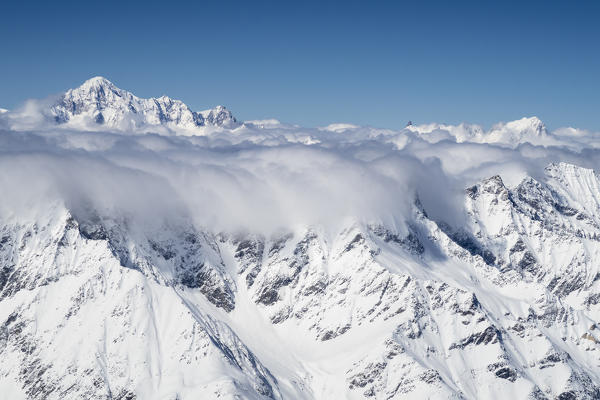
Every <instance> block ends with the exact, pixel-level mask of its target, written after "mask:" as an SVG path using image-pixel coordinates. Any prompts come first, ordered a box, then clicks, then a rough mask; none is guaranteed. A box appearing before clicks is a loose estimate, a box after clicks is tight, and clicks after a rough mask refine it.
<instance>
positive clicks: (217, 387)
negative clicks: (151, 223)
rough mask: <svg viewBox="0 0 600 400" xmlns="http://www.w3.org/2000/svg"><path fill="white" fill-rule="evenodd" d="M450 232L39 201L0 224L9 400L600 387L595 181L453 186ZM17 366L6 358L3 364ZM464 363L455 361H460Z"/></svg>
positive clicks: (453, 394)
mask: <svg viewBox="0 0 600 400" xmlns="http://www.w3.org/2000/svg"><path fill="white" fill-rule="evenodd" d="M464 203H465V207H466V210H467V214H468V218H467V221H466V223H465V224H464V226H461V227H458V228H457V227H450V226H449V225H446V224H444V223H443V222H440V221H435V220H433V219H431V218H430V217H429V216H428V213H427V210H426V209H424V207H423V205H422V204H421V203H420V202H419V201H418V200H416V201H415V203H414V206H413V208H412V211H411V214H410V215H407V218H408V220H407V221H406V222H407V224H406V225H407V226H408V229H407V230H403V231H398V230H397V229H395V228H394V227H391V226H385V225H383V224H381V223H372V224H369V223H364V222H361V221H359V220H347V221H345V222H344V223H342V224H341V225H340V228H339V229H338V230H336V231H332V230H331V229H324V227H321V226H318V225H312V226H304V227H295V228H294V229H290V230H288V231H281V232H277V233H273V234H271V235H270V236H265V235H263V234H258V233H252V232H247V231H239V232H208V231H202V230H198V229H197V228H195V227H194V226H192V225H191V224H189V223H188V222H186V221H187V219H186V218H182V219H177V220H171V221H170V222H167V223H165V224H163V225H161V226H160V227H158V228H156V227H154V228H152V229H141V228H140V227H136V226H135V221H130V220H128V217H127V215H120V214H115V213H113V214H106V212H95V211H94V210H87V211H86V212H80V211H74V210H70V209H69V208H68V207H67V206H65V205H64V204H62V203H60V202H58V203H52V204H49V205H46V206H45V208H44V209H43V212H39V213H34V212H32V213H27V214H26V215H25V214H24V215H15V214H12V215H5V216H3V217H2V221H0V222H1V223H0V262H1V264H0V266H1V269H0V322H1V325H0V353H1V355H2V359H3V360H4V362H3V363H2V364H1V365H0V388H2V389H3V390H4V393H11V394H12V396H13V398H19V397H21V398H81V397H85V398H106V397H113V398H135V397H139V398H197V397H210V398H213V397H220V398H240V397H241V398H250V399H252V398H256V399H266V398H274V399H278V398H305V399H327V398H332V397H336V398H376V399H387V398H440V399H445V398H467V399H481V398H498V399H502V398H506V396H510V397H511V398H515V399H529V398H582V399H593V398H598V396H600V365H599V364H598V354H599V352H600V335H599V334H598V328H597V325H596V324H597V321H598V319H599V318H600V306H599V303H600V298H599V296H598V293H599V292H600V268H599V266H598V263H597V260H598V259H600V220H599V218H598V215H599V213H598V210H599V207H600V180H599V179H598V175H597V174H596V173H595V172H594V171H592V170H589V169H585V168H580V167H577V166H575V165H572V164H566V163H557V164H551V165H549V166H548V167H547V169H546V175H545V176H544V177H543V179H541V178H540V179H539V180H535V179H533V178H530V177H528V178H526V179H524V180H523V181H522V182H521V183H520V184H519V185H517V186H516V187H514V188H508V187H506V186H505V184H504V182H503V180H502V178H501V177H500V176H494V177H492V178H489V179H486V180H484V181H482V182H479V183H478V184H476V185H474V186H472V187H470V188H468V189H467V190H466V192H465V195H464ZM15 366H18V368H15ZM465 371H468V373H465Z"/></svg>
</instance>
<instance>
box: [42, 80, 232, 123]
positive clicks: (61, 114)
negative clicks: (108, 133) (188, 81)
mask: <svg viewBox="0 0 600 400" xmlns="http://www.w3.org/2000/svg"><path fill="white" fill-rule="evenodd" d="M49 113H50V115H51V116H52V117H53V118H54V120H55V121H56V122H57V123H59V124H68V125H69V126H70V127H72V128H73V127H78V128H83V129H105V130H106V129H109V130H110V129H114V130H119V131H134V132H135V131H157V129H158V132H168V131H177V132H179V133H188V134H193V133H196V134H200V132H202V130H201V129H200V128H202V127H207V126H208V127H233V126H235V125H236V124H237V121H236V119H235V118H234V117H233V115H232V114H231V112H230V111H229V110H227V109H226V108H225V107H223V106H218V107H216V108H214V109H212V110H206V111H200V112H193V111H192V110H190V109H189V107H188V106H186V105H185V104H184V103H183V102H181V101H179V100H173V99H171V98H169V97H167V96H162V97H158V98H150V99H141V98H139V97H136V96H134V95H133V94H132V93H130V92H127V91H125V90H122V89H119V88H117V87H116V86H115V85H113V84H112V82H110V81H108V80H107V79H105V78H102V77H95V78H92V79H89V80H87V81H86V82H84V83H83V85H81V86H80V87H78V88H76V89H70V90H68V91H67V92H65V93H64V95H62V96H61V97H60V99H59V100H58V101H57V102H56V103H55V104H54V105H52V106H51V108H50V111H49Z"/></svg>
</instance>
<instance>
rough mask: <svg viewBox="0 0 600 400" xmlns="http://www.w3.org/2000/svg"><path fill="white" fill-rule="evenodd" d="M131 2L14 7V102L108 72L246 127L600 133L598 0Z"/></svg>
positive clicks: (3, 11) (7, 39)
mask: <svg viewBox="0 0 600 400" xmlns="http://www.w3.org/2000/svg"><path fill="white" fill-rule="evenodd" d="M125 3H126V2H123V3H118V2H110V1H109V2H102V3H97V4H92V3H91V2H81V1H77V2H64V1H55V2H39V3H37V2H29V3H26V2H16V1H15V2H11V3H10V4H9V3H8V2H3V3H2V5H1V6H0V35H1V37H2V54H3V56H2V58H1V62H0V107H5V108H14V107H16V106H17V105H18V104H20V103H22V102H23V101H24V100H25V99H27V98H32V97H36V98H39V97H45V96H47V95H49V94H53V93H58V92H61V91H63V90H65V89H67V88H70V87H75V86H78V85H79V84H81V83H82V82H83V81H84V80H86V79H87V78H89V77H92V76H96V75H102V76H105V77H107V78H108V79H110V80H112V81H113V82H114V83H115V84H116V85H117V86H119V87H121V88H124V89H127V90H130V91H132V92H134V93H135V94H137V95H138V96H142V97H151V96H160V95H163V94H167V95H169V96H171V97H174V98H178V99H181V100H183V101H184V102H186V103H187V104H188V105H189V106H190V107H191V108H193V109H204V108H209V107H212V106H214V105H216V104H223V105H225V106H227V107H228V108H229V109H231V110H232V111H233V112H234V114H235V115H236V116H238V118H240V119H242V120H244V119H261V118H277V119H280V120H282V121H285V122H291V123H298V124H302V125H306V126H321V125H326V124H329V123H333V122H350V123H356V124H362V125H373V126H378V127H388V128H398V127H402V126H404V125H405V124H406V121H408V120H412V121H414V122H415V123H425V122H433V121H436V122H447V123H458V122H461V121H468V122H474V123H480V124H483V125H484V126H486V127H487V126H490V125H491V124H493V123H495V122H498V121H507V120H512V119H517V118H520V117H523V116H532V115H537V116H538V117H540V118H541V119H542V120H543V121H544V122H546V124H547V125H548V126H549V127H550V128H557V127H560V126H567V125H571V126H576V127H580V128H586V129H591V130H600V23H599V21H600V2H598V1H595V2H591V1H590V2H585V1H572V2H566V1H564V2H552V1H540V2H537V1H530V2H498V4H492V2H484V1H479V2H458V3H457V2H447V1H440V2H425V1H424V2H410V3H401V2H376V1H375V2H366V1H365V2H354V1H344V2H312V1H307V2H260V1H259V2H238V1H229V2H226V1H221V2H219V1H212V2H207V3H203V2H181V1H169V2H165V1H161V2H151V1H145V2H127V3H126V4H125ZM524 3H526V4H524Z"/></svg>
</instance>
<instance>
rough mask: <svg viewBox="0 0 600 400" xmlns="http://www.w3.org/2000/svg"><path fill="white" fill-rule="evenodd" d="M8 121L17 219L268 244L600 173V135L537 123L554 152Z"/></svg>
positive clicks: (414, 133) (332, 135)
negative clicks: (297, 231)
mask: <svg viewBox="0 0 600 400" xmlns="http://www.w3.org/2000/svg"><path fill="white" fill-rule="evenodd" d="M28 107H30V108H31V107H33V106H31V105H29V106H28ZM22 112H25V111H22ZM6 114H8V116H6V117H2V118H1V119H0V121H1V122H0V129H1V131H0V171H1V174H0V185H1V187H2V191H3V193H4V195H3V201H2V205H1V206H0V210H1V212H2V213H3V214H4V215H6V214H7V213H17V212H21V211H22V212H25V211H27V210H29V212H30V211H31V208H32V207H35V206H36V204H41V203H44V202H46V203H48V202H51V201H52V200H57V201H62V202H64V203H65V204H66V205H67V206H68V207H70V208H71V209H73V210H76V212H84V211H82V210H88V209H96V210H99V212H102V213H106V214H110V213H114V212H115V211H116V212H118V213H120V215H127V216H129V217H132V218H133V219H135V220H139V221H145V222H146V223H148V222H151V221H154V222H156V223H159V222H160V221H163V220H168V219H172V218H186V219H188V220H189V221H190V222H192V223H194V224H197V225H198V226H201V227H204V228H208V229H212V230H216V231H220V230H235V229H248V230H252V231H260V232H264V233H268V232H270V231H273V230H276V229H280V228H286V229H293V227H296V226H306V225H313V224H318V225H322V226H332V227H333V226H337V225H339V224H342V223H345V222H347V221H348V220H349V219H354V220H359V221H363V222H382V223H386V224H388V225H390V226H396V227H398V229H399V230H402V229H403V227H404V223H405V222H406V220H407V219H410V210H411V207H412V205H413V204H414V201H415V199H416V198H417V197H418V198H419V200H420V201H421V203H422V204H423V206H424V208H425V209H426V211H427V212H428V214H429V215H430V216H432V217H433V218H435V219H436V220H441V221H445V222H447V223H449V224H451V225H460V223H461V221H462V218H463V216H464V211H463V208H462V204H463V196H464V189H465V188H466V187H467V186H469V185H471V184H473V183H475V182H477V181H478V180H480V179H483V178H486V177H489V176H492V175H496V174H500V175H501V176H502V177H503V179H504V180H505V182H506V183H507V184H508V185H516V184H518V183H519V182H520V180H521V179H523V178H524V177H525V176H527V175H530V176H533V177H535V178H538V179H542V178H543V169H544V167H545V166H547V165H548V164H549V163H551V162H558V161H565V162H569V163H573V164H577V165H580V166H584V167H588V168H593V169H598V168H599V167H600V148H599V147H600V146H598V141H597V138H598V136H597V135H596V134H594V133H590V132H585V131H577V130H573V131H571V130H568V129H563V130H561V131H560V132H558V133H557V134H553V133H552V134H551V133H547V132H545V131H543V132H541V131H540V129H542V128H540V127H539V125H536V124H537V121H534V122H535V124H534V125H533V128H532V129H534V130H533V131H531V132H529V131H527V132H529V133H532V132H533V133H532V134H540V135H541V136H543V137H541V139H540V141H538V142H537V143H536V141H535V140H533V141H528V140H525V141H523V142H519V143H516V144H515V143H510V144H507V143H504V142H502V141H500V142H490V143H487V142H485V140H483V139H482V137H483V136H482V135H483V134H482V133H481V132H480V131H479V130H477V129H473V128H469V129H470V130H469V129H466V128H465V127H464V126H463V127H461V128H460V129H458V128H456V127H454V128H452V127H444V126H428V127H426V128H418V127H416V128H415V127H409V128H410V129H404V130H401V131H391V130H378V129H373V128H362V127H356V126H350V125H348V126H347V125H336V126H335V129H332V128H321V129H307V128H302V127H297V126H289V125H283V124H280V123H278V122H277V121H274V122H271V123H269V124H262V125H261V124H245V125H242V126H241V127H238V128H236V129H233V130H219V131H217V132H212V133H211V134H210V135H206V136H192V137H182V136H161V135H157V134H151V133H150V134H141V135H140V134H138V135H124V134H123V133H122V132H119V133H114V132H112V133H111V132H102V131H94V132H83V131H75V130H69V129H63V128H60V129H59V128H57V127H55V126H47V127H43V128H40V127H39V126H38V127H37V128H35V129H29V130H24V127H28V125H27V126H26V124H25V122H27V123H29V122H31V121H34V122H35V123H37V122H39V121H37V120H36V119H35V117H32V115H35V112H33V111H32V110H28V111H27V115H26V116H27V118H23V119H21V121H25V122H21V125H19V126H18V129H17V127H15V121H16V120H19V117H18V115H17V114H15V113H5V115H6ZM28 121H29V122H28ZM36 121H37V122H36ZM34 122H32V123H31V124H32V126H33V125H35V123H34ZM507 125H508V124H505V125H502V126H500V127H497V128H495V129H497V130H498V131H499V132H500V133H499V134H498V135H496V136H497V137H501V136H502V135H504V136H507V137H510V138H513V139H514V137H516V136H515V135H517V134H519V135H522V136H523V135H525V134H523V129H522V128H523V125H527V124H526V123H525V122H523V123H520V124H516V128H515V127H514V126H513V127H511V126H508V127H507ZM513 125H515V124H513ZM525 128H527V129H529V127H528V126H525ZM510 129H514V130H515V131H514V132H509V130H510ZM519 129H521V130H519ZM527 129H525V130H527ZM535 129H537V131H535ZM544 129H545V128H544ZM467 131H468V132H471V133H468V132H467ZM517 131H518V132H517ZM457 132H458V133H457ZM465 132H467V133H465ZM473 132H475V133H474V134H472V133H473ZM515 132H516V133H515ZM527 132H526V134H529V133H527ZM536 132H537V133H536ZM540 132H541V133H540ZM471 134H472V138H471V139H472V140H466V139H465V138H466V137H468V136H469V135H471ZM504 136H502V137H504ZM517 136H518V135H517ZM525 136H526V135H525ZM532 142H533V143H532ZM20 210H21V211H20Z"/></svg>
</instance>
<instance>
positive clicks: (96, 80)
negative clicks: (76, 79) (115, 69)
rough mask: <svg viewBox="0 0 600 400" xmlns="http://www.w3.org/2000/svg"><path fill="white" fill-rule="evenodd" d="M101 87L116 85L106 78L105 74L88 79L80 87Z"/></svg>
mask: <svg viewBox="0 0 600 400" xmlns="http://www.w3.org/2000/svg"><path fill="white" fill-rule="evenodd" d="M99 87H112V88H114V87H116V86H115V85H114V84H113V83H112V82H111V81H109V80H108V79H106V78H105V77H103V76H94V77H93V78H90V79H88V80H87V81H85V82H83V84H82V85H81V86H79V88H78V89H91V88H99Z"/></svg>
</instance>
